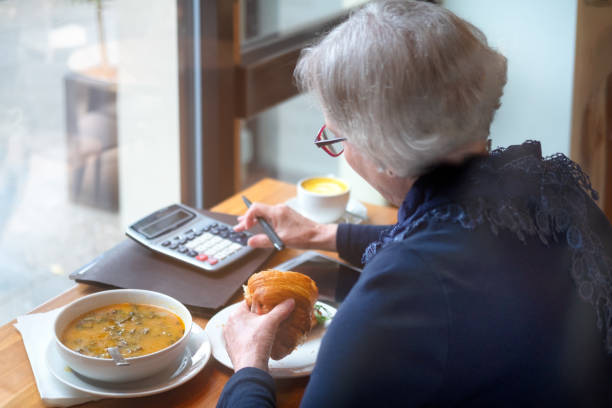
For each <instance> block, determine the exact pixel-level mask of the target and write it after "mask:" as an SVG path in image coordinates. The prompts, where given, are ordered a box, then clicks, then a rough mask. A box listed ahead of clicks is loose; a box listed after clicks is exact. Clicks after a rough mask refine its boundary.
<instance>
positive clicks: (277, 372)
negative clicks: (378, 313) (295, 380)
mask: <svg viewBox="0 0 612 408" xmlns="http://www.w3.org/2000/svg"><path fill="white" fill-rule="evenodd" d="M317 304H320V305H321V306H323V307H324V308H325V309H327V311H328V312H329V315H330V317H333V316H334V315H335V314H336V309H335V308H333V307H331V306H329V305H327V304H324V303H320V302H317ZM239 305H240V303H234V304H233V305H231V306H228V307H226V308H225V309H223V310H221V311H219V312H218V313H217V314H216V315H214V316H213V317H212V318H211V319H210V321H209V322H208V324H207V325H206V333H207V334H208V338H209V339H210V344H211V345H212V353H213V356H214V357H215V359H217V361H218V362H220V363H221V364H223V365H224V366H226V367H228V368H231V369H232V370H233V369H234V366H233V365H232V361H231V360H230V358H229V355H228V354H227V350H226V349H225V340H224V339H223V326H224V325H225V322H227V319H228V317H229V315H230V314H231V313H232V311H233V310H234V309H235V308H236V307H238V306H239ZM330 322H331V319H330V320H327V321H326V322H325V323H324V324H318V325H317V326H316V327H315V328H314V329H312V331H311V332H310V334H309V335H308V338H307V339H306V342H304V344H302V345H299V346H298V347H297V348H296V349H295V350H294V351H293V352H292V353H291V354H289V355H288V356H287V357H285V358H283V359H280V360H278V361H276V360H272V359H270V361H269V362H268V367H269V371H270V375H272V377H274V378H292V377H303V376H306V375H310V373H311V372H312V369H313V368H314V365H315V361H316V360H317V354H318V353H319V347H320V345H321V338H322V337H323V334H325V331H326V330H327V326H329V324H330Z"/></svg>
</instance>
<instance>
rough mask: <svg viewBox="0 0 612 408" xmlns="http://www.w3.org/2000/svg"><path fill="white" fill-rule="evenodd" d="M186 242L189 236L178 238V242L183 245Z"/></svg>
mask: <svg viewBox="0 0 612 408" xmlns="http://www.w3.org/2000/svg"><path fill="white" fill-rule="evenodd" d="M185 242H187V238H184V237H183V238H181V239H179V240H178V243H179V244H181V245H183V244H184V243H185Z"/></svg>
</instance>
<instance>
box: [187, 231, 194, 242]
mask: <svg viewBox="0 0 612 408" xmlns="http://www.w3.org/2000/svg"><path fill="white" fill-rule="evenodd" d="M195 237H196V235H195V233H194V232H188V233H187V235H185V239H187V240H188V241H191V240H192V239H194V238H195Z"/></svg>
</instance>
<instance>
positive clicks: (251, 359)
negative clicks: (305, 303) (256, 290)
mask: <svg viewBox="0 0 612 408" xmlns="http://www.w3.org/2000/svg"><path fill="white" fill-rule="evenodd" d="M294 307H295V301H294V300H293V299H287V300H285V301H283V302H281V303H279V304H278V305H276V306H275V307H274V309H272V310H271V311H270V312H269V313H266V314H263V315H258V314H256V313H252V312H251V311H250V310H249V307H248V306H247V303H246V301H244V302H242V303H241V304H240V306H239V307H238V308H237V309H236V310H234V312H233V313H232V314H231V315H230V317H229V319H228V320H227V323H225V326H224V327H223V337H224V338H225V348H226V349H227V354H229V357H230V359H231V360H232V364H233V366H234V371H238V370H240V369H241V368H244V367H256V368H259V369H261V370H264V371H268V360H269V359H270V352H271V350H272V345H273V344H274V339H275V338H276V331H277V330H278V326H279V325H280V324H281V322H283V321H284V320H285V319H286V318H287V317H289V315H290V314H291V312H292V311H293V308H294Z"/></svg>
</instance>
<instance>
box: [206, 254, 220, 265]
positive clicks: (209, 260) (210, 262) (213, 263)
mask: <svg viewBox="0 0 612 408" xmlns="http://www.w3.org/2000/svg"><path fill="white" fill-rule="evenodd" d="M217 262H219V260H218V259H217V258H213V257H212V256H211V257H209V258H208V263H209V264H211V265H215V264H216V263H217Z"/></svg>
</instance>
